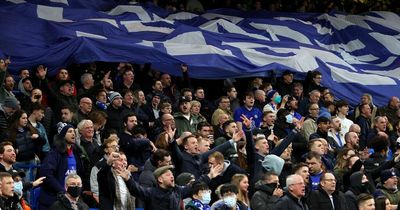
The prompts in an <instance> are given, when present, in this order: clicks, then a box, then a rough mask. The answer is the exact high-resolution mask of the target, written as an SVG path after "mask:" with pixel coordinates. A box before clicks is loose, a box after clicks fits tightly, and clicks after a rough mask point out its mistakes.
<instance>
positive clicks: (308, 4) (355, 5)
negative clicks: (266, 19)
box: [133, 0, 400, 14]
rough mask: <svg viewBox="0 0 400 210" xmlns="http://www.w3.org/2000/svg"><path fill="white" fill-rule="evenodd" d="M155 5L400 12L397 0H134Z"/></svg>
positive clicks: (174, 8) (200, 9)
mask: <svg viewBox="0 0 400 210" xmlns="http://www.w3.org/2000/svg"><path fill="white" fill-rule="evenodd" d="M133 1H134V2H141V3H146V2H147V3H151V4H154V5H157V6H159V7H164V8H166V9H169V10H171V11H184V10H185V11H190V12H203V11H205V10H209V9H218V8H231V9H239V10H243V11H264V12H265V11H271V12H311V13H329V12H332V11H336V12H345V13H350V14H360V13H364V12H370V11H391V12H394V13H396V14H398V13H399V12H400V3H399V1H395V0H264V1H263V0H137V1H136V0H133Z"/></svg>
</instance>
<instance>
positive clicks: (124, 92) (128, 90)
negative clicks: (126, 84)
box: [121, 88, 133, 97]
mask: <svg viewBox="0 0 400 210" xmlns="http://www.w3.org/2000/svg"><path fill="white" fill-rule="evenodd" d="M127 93H132V95H133V90H131V89H129V88H125V89H123V90H122V91H121V96H122V97H125V95H126V94H127Z"/></svg>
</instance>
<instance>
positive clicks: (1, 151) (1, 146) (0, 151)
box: [0, 141, 13, 154]
mask: <svg viewBox="0 0 400 210" xmlns="http://www.w3.org/2000/svg"><path fill="white" fill-rule="evenodd" d="M6 146H13V143H11V142H10V141H3V142H1V143H0V154H4V152H5V149H4V148H5V147H6Z"/></svg>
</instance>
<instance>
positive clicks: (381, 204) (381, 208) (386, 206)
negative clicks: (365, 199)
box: [375, 196, 396, 210]
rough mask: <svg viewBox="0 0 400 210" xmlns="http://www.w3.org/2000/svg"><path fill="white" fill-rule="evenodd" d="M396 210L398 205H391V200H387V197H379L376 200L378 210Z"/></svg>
mask: <svg viewBox="0 0 400 210" xmlns="http://www.w3.org/2000/svg"><path fill="white" fill-rule="evenodd" d="M395 208H396V205H391V204H390V201H389V199H388V198H386V196H378V197H376V198H375V209H376V210H391V209H395Z"/></svg>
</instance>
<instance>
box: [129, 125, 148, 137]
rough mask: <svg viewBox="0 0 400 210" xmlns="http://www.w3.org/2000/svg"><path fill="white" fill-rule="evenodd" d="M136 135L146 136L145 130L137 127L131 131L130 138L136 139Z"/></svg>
mask: <svg viewBox="0 0 400 210" xmlns="http://www.w3.org/2000/svg"><path fill="white" fill-rule="evenodd" d="M138 135H147V132H146V129H144V128H143V127H142V126H139V125H138V126H135V127H133V129H132V136H134V137H137V136H138Z"/></svg>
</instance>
